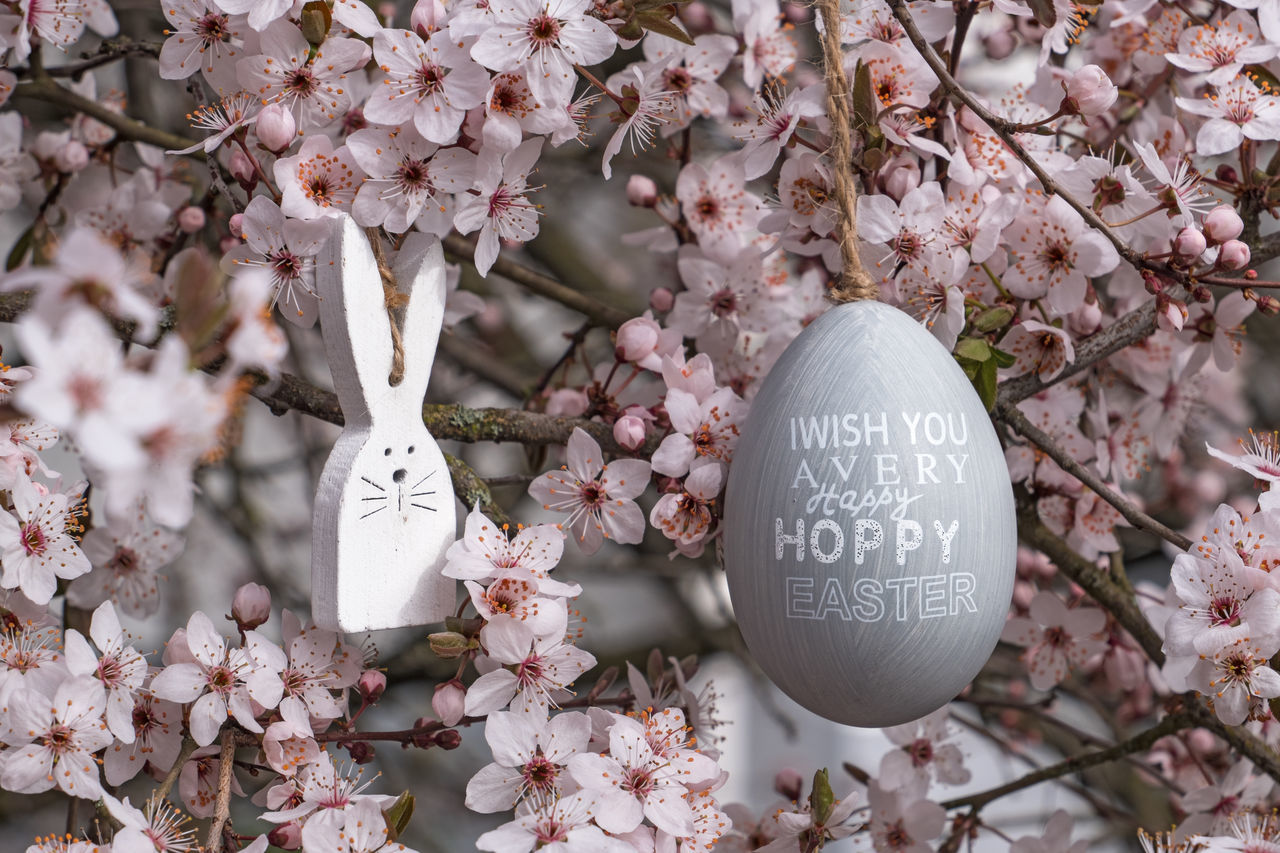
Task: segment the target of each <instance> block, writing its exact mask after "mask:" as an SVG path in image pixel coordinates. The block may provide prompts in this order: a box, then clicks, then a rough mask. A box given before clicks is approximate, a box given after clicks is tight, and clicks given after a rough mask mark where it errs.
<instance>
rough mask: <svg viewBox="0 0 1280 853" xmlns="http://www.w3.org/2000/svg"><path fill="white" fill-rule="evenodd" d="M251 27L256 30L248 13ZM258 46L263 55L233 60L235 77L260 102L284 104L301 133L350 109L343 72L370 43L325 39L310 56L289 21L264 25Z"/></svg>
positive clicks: (365, 55)
mask: <svg viewBox="0 0 1280 853" xmlns="http://www.w3.org/2000/svg"><path fill="white" fill-rule="evenodd" d="M227 2H228V0H220V3H221V5H222V7H223V9H224V10H225V11H232V10H230V9H227V8H226V5H227ZM241 2H243V3H244V5H245V6H246V7H248V6H253V8H254V9H255V10H264V9H268V10H269V9H270V8H271V5H272V4H271V3H250V2H247V0H236V3H235V5H236V7H237V8H239V5H240V3H241ZM279 2H284V0H279ZM243 11H247V8H246V9H245V10H243ZM233 14H236V13H235V12H233ZM267 14H270V12H267ZM249 26H251V27H255V28H256V26H255V24H254V21H253V17H252V15H251V16H250V19H249ZM260 49H261V50H262V53H261V54H259V55H257V56H247V57H245V58H244V59H241V60H240V61H239V62H237V63H236V77H237V79H238V80H239V81H240V85H241V86H243V87H244V88H245V89H247V90H249V91H250V92H254V93H256V94H257V95H258V97H259V98H260V99H261V100H262V103H263V104H269V103H282V104H284V105H285V106H287V107H289V109H290V110H292V111H293V115H294V118H295V119H297V121H298V129H299V130H301V131H307V130H311V129H313V128H321V127H324V126H326V125H328V124H330V123H331V122H333V121H335V120H336V119H338V118H340V117H341V116H343V115H345V114H346V112H347V111H348V110H349V109H351V104H352V101H351V95H350V92H349V91H348V88H347V84H346V83H345V77H346V74H347V72H349V71H352V70H353V69H356V68H359V67H361V66H363V65H364V64H365V62H367V61H368V59H369V48H368V46H366V45H365V44H364V43H363V42H361V41H359V40H357V39H344V38H328V39H325V41H324V44H323V45H321V46H320V48H319V50H318V51H317V52H316V54H315V56H314V57H312V55H311V45H310V44H309V43H308V42H307V40H306V38H305V37H304V36H303V35H302V32H301V31H300V30H299V29H298V28H297V27H295V26H294V25H293V24H291V23H289V22H288V21H276V22H275V23H272V24H270V25H269V26H266V27H265V31H264V32H263V33H262V42H261V48H260ZM312 138H313V139H315V138H318V137H312ZM277 181H279V178H278V177H277ZM281 183H283V182H281Z"/></svg>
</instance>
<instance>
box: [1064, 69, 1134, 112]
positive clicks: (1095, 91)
mask: <svg viewBox="0 0 1280 853" xmlns="http://www.w3.org/2000/svg"><path fill="white" fill-rule="evenodd" d="M1066 87H1067V99H1066V103H1065V104H1064V105H1063V106H1064V107H1065V108H1066V110H1067V111H1068V112H1070V113H1075V114H1078V115H1082V116H1100V115H1102V114H1103V113H1105V112H1106V111H1107V110H1109V109H1111V105H1112V104H1114V103H1115V102H1116V98H1118V97H1119V96H1120V90H1119V89H1117V88H1116V85H1115V84H1114V83H1112V82H1111V78H1110V77H1108V76H1107V72H1105V71H1103V70H1102V69H1101V68H1099V67H1098V66H1096V65H1086V66H1084V67H1083V68H1080V69H1078V70H1077V71H1076V73H1074V74H1072V75H1071V77H1070V79H1068V80H1067V83H1066Z"/></svg>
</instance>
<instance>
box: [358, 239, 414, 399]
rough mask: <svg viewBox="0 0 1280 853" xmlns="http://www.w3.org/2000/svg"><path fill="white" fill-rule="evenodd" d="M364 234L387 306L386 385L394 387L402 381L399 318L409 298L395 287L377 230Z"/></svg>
mask: <svg viewBox="0 0 1280 853" xmlns="http://www.w3.org/2000/svg"><path fill="white" fill-rule="evenodd" d="M365 234H366V235H367V236H368V238H369V248H370V249H372V250H373V259H374V261H375V262H377V264H378V275H379V276H381V277H382V299H383V301H384V302H385V303H386V306H387V323H388V324H389V325H390V326H391V373H390V374H389V375H388V376H387V383H388V384H389V385H391V386H392V387H395V386H396V385H399V384H400V382H401V381H402V380H403V379H404V338H403V337H402V335H401V332H400V316H401V313H402V312H403V310H404V307H405V306H406V305H408V304H409V297H408V296H406V295H405V294H403V293H401V292H400V290H399V288H398V287H397V286H396V276H395V273H393V272H392V271H391V265H390V264H388V263H387V256H386V253H385V252H383V250H382V235H381V234H380V233H379V229H377V228H367V229H365Z"/></svg>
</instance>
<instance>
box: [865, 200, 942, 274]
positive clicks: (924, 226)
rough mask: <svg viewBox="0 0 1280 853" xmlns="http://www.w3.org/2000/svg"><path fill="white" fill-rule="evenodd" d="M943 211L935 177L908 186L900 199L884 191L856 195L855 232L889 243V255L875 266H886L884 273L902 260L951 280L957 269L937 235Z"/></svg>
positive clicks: (867, 237) (939, 236) (876, 240)
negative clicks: (913, 185)
mask: <svg viewBox="0 0 1280 853" xmlns="http://www.w3.org/2000/svg"><path fill="white" fill-rule="evenodd" d="M945 214H946V200H945V197H944V196H943V194H942V188H941V187H940V186H939V184H938V183H937V182H936V181H929V182H928V183H924V184H921V185H920V186H918V187H916V188H915V189H913V190H911V191H910V192H909V193H907V194H906V195H905V196H903V198H902V201H901V203H898V202H895V201H894V200H893V199H892V198H890V197H889V196H887V195H862V196H859V197H858V236H859V237H861V238H862V239H863V240H867V241H869V242H872V243H887V244H888V249H889V253H888V255H884V256H883V257H880V259H879V260H877V261H876V266H877V267H878V268H882V269H884V268H886V267H887V269H885V271H884V274H886V275H887V274H891V273H892V272H893V270H894V268H896V267H897V266H899V265H902V264H905V265H907V266H909V267H911V268H912V269H913V270H915V271H917V272H922V273H924V274H926V275H929V274H932V275H933V276H940V277H941V278H942V280H943V281H945V282H946V283H948V284H951V283H954V282H955V279H956V275H955V273H956V272H957V270H956V269H955V266H956V265H954V264H953V263H952V259H951V254H950V251H949V250H948V249H947V248H946V247H945V246H944V245H943V242H942V240H941V239H940V238H941V236H942V223H943V217H944V216H945ZM879 254H880V253H879V252H877V253H875V255H879Z"/></svg>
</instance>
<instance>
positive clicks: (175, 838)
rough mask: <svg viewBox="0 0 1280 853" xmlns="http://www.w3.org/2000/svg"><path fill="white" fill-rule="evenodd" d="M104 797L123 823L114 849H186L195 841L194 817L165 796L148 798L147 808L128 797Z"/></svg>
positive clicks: (116, 852)
mask: <svg viewBox="0 0 1280 853" xmlns="http://www.w3.org/2000/svg"><path fill="white" fill-rule="evenodd" d="M102 801H103V803H104V804H105V805H106V807H107V812H108V813H109V814H110V815H111V816H112V817H113V818H115V819H116V820H117V821H119V822H120V823H121V824H122V826H121V828H120V829H119V830H117V831H116V834H115V836H114V837H113V838H112V839H111V849H112V853H187V851H188V850H191V849H192V847H193V846H194V845H195V843H196V840H195V836H196V830H195V827H193V826H191V825H190V824H191V820H190V819H189V818H188V817H187V816H186V815H184V814H183V813H182V812H180V811H178V810H177V809H176V808H174V807H173V806H172V805H170V804H169V803H168V802H167V801H165V800H156V799H155V798H154V797H153V798H151V799H149V800H147V806H146V811H145V812H143V811H142V810H140V809H137V808H134V807H133V806H132V805H131V804H130V803H129V798H128V797H125V798H124V800H117V799H116V798H115V797H113V796H111V795H110V794H108V793H104V794H103V795H102Z"/></svg>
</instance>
